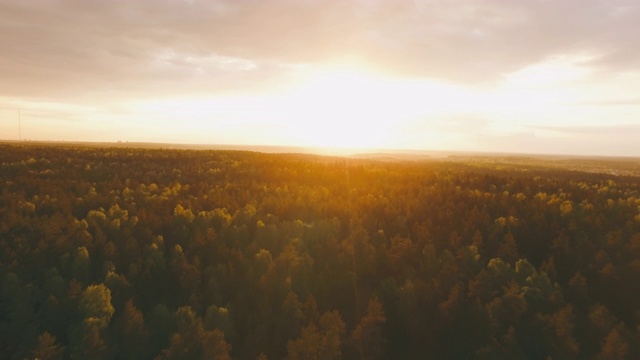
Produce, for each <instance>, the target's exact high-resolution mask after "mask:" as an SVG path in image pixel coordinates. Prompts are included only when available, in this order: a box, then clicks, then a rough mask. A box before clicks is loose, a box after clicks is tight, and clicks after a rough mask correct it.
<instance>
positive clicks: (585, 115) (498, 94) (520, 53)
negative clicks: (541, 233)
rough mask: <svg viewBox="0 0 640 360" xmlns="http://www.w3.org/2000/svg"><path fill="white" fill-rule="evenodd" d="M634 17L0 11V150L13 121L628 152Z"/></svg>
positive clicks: (593, 5) (25, 126) (381, 9)
mask: <svg viewBox="0 0 640 360" xmlns="http://www.w3.org/2000/svg"><path fill="white" fill-rule="evenodd" d="M567 13H570V14H572V16H570V17H567V16H566V14H567ZM637 23H640V4H636V3H635V2H630V1H622V0H620V1H617V0H616V1H610V2H601V1H595V0H586V1H576V0H574V1H566V2H539V1H533V0H531V1H521V2H504V1H499V0H490V1H486V2H474V1H462V0H460V1H420V0H416V1H382V0H377V1H367V0H352V1H345V2H333V1H321V0H305V1H293V0H273V1H251V0H249V1H243V2H237V1H231V0H222V1H197V0H194V1H179V0H163V1H157V2H151V1H146V0H142V1H137V2H120V1H114V2H101V1H80V0H57V1H51V2H21V1H17V0H0V26H1V27H2V29H1V31H0V34H2V35H0V47H2V49H3V55H2V56H1V57H0V78H2V79H4V80H3V81H1V82H0V140H17V139H18V138H19V132H18V115H17V109H20V114H21V123H22V129H21V135H22V138H23V139H31V140H44V141H47V140H54V141H107V142H108V141H132V142H133V141H136V142H138V141H140V142H163V143H167V142H169V143H187V144H188V143H191V144H248V145H279V146H309V147H315V148H332V147H340V148H376V149H417V150H458V151H489V152H516V153H556V154H579V155H615V156H640V142H638V141H637V139H638V138H639V136H640V88H639V87H638V86H637V84H638V83H640V46H638V45H637V41H636V40H637V39H638V38H640V27H638V26H637V25H636V24H637Z"/></svg>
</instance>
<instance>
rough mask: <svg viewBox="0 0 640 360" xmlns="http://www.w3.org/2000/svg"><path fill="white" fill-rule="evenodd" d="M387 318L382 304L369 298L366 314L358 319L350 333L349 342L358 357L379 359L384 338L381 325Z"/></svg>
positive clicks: (384, 341)
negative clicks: (358, 321)
mask: <svg viewBox="0 0 640 360" xmlns="http://www.w3.org/2000/svg"><path fill="white" fill-rule="evenodd" d="M386 320H387V318H386V317H385V316H384V311H383V310H382V304H381V303H380V302H379V301H378V300H377V299H371V300H369V305H368V306H367V312H366V314H365V315H364V316H363V317H362V319H360V323H358V325H357V326H356V328H355V330H353V333H352V334H351V342H352V343H353V345H354V347H355V348H356V351H357V352H358V354H359V355H360V359H380V358H381V357H382V354H383V348H384V346H385V343H386V339H385V337H384V334H383V329H382V326H383V325H384V322H385V321H386Z"/></svg>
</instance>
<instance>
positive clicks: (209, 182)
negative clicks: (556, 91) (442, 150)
mask: <svg viewBox="0 0 640 360" xmlns="http://www.w3.org/2000/svg"><path fill="white" fill-rule="evenodd" d="M502 160H504V159H502ZM612 163H613V165H611V166H612V167H615V166H617V165H616V164H615V162H613V160H612ZM620 164H623V165H624V167H625V169H626V170H625V171H613V170H610V166H609V164H608V163H607V161H606V160H602V159H600V160H598V161H597V164H596V165H597V166H596V165H594V167H593V168H590V167H589V166H588V162H585V161H582V162H580V161H564V162H558V161H554V160H544V161H543V160H539V159H538V160H535V161H533V160H529V159H520V160H517V161H516V160H508V161H507V160H505V161H501V159H494V160H492V161H488V160H487V159H484V160H478V159H474V158H473V157H464V158H459V159H456V158H443V159H438V160H420V161H409V160H393V161H388V160H385V161H382V160H375V159H366V158H349V157H329V156H318V155H309V154H268V153H260V152H251V151H230V150H224V151H223V150H176V149H173V150H171V149H162V148H156V149H154V148H144V149H143V148H127V147H124V146H121V147H110V146H106V145H105V146H80V145H70V144H58V145H45V144H37V143H33V144H25V143H13V144H10V143H5V144H0V357H2V358H6V359H42V360H44V359H159V360H160V359H262V360H264V359H272V360H273V359H341V358H344V359H541V360H546V359H556V360H560V359H640V172H639V171H638V169H640V161H638V160H627V161H626V162H623V163H620V162H619V163H618V165H620ZM590 169H591V170H590ZM593 169H595V170H593ZM629 169H630V170H629Z"/></svg>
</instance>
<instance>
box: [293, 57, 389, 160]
mask: <svg viewBox="0 0 640 360" xmlns="http://www.w3.org/2000/svg"><path fill="white" fill-rule="evenodd" d="M393 87H394V85H393V82H392V81H391V80H389V79H386V78H384V77H382V76H378V75H374V74H371V73H368V72H366V71H363V70H360V69H354V68H332V69H325V70H322V71H318V72H316V73H314V74H313V75H312V76H310V77H309V78H308V79H307V81H305V82H304V83H303V84H302V85H301V86H300V87H298V88H297V89H295V90H294V91H293V92H292V94H291V97H290V99H289V106H290V107H291V108H292V109H293V113H294V114H296V117H295V118H292V119H291V120H290V123H289V124H287V126H288V127H289V128H290V130H291V135H292V137H294V141H296V142H297V143H299V144H300V145H304V146H310V147H320V148H380V147H384V146H385V144H386V143H387V142H388V136H389V130H390V128H391V127H392V126H393V123H392V118H393V113H394V112H397V111H398V108H397V104H395V103H394V101H393V99H394V96H392V94H393Z"/></svg>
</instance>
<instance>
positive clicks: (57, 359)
mask: <svg viewBox="0 0 640 360" xmlns="http://www.w3.org/2000/svg"><path fill="white" fill-rule="evenodd" d="M32 354H33V357H34V358H35V359H39V360H61V359H63V356H64V347H62V346H60V345H58V343H57V341H56V337H55V336H53V335H51V334H50V333H49V332H48V331H45V332H43V333H42V334H41V335H40V336H38V346H37V347H36V348H35V350H33V352H32Z"/></svg>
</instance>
